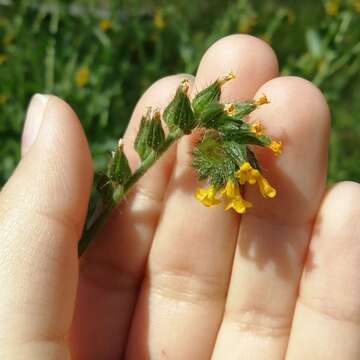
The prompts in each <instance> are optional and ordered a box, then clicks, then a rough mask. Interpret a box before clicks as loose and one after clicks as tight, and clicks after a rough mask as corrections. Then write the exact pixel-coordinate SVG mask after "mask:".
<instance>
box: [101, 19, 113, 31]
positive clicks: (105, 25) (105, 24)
mask: <svg viewBox="0 0 360 360" xmlns="http://www.w3.org/2000/svg"><path fill="white" fill-rule="evenodd" d="M99 27H100V29H101V30H102V31H103V32H106V31H108V30H110V29H111V28H112V22H111V21H110V20H109V19H102V20H100V22H99Z"/></svg>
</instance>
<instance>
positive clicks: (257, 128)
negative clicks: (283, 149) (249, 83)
mask: <svg viewBox="0 0 360 360" xmlns="http://www.w3.org/2000/svg"><path fill="white" fill-rule="evenodd" d="M250 130H251V132H253V133H254V134H256V136H261V135H263V133H264V130H265V129H264V126H263V125H262V124H261V123H260V122H259V121H255V122H254V123H252V124H251V129H250Z"/></svg>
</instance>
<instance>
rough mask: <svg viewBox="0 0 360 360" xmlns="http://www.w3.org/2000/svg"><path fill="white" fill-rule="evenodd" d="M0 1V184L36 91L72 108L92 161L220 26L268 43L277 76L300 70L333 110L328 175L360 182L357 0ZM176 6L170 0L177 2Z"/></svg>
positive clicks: (195, 59) (193, 60) (189, 65)
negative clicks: (155, 87) (145, 97)
mask: <svg viewBox="0 0 360 360" xmlns="http://www.w3.org/2000/svg"><path fill="white" fill-rule="evenodd" d="M146 4H147V5H144V4H142V3H141V2H140V1H137V0H132V1H130V0H128V1H124V2H118V1H110V0H109V1H80V0H78V1H55V0H54V1H43V2H37V1H29V0H28V1H25V0H20V1H12V0H0V137H1V147H0V159H1V162H0V186H1V185H2V184H3V183H4V182H5V181H6V179H7V178H8V177H9V175H10V174H11V172H12V171H13V169H14V167H15V166H16V164H17V162H18V160H19V139H20V136H21V129H22V126H23V119H24V114H25V111H26V106H27V104H28V102H29V99H30V98H31V96H32V94H33V93H35V92H42V93H44V92H45V93H53V94H56V95H58V96H60V97H63V98H64V99H66V100H67V101H68V102H69V103H70V104H71V105H72V106H73V107H74V108H75V110H76V112H77V113H78V115H79V117H80V119H81V121H82V123H83V126H84V128H85V131H86V133H87V136H88V138H89V142H90V144H91V150H92V154H93V158H94V164H95V167H96V169H100V168H101V167H102V166H103V164H104V161H105V158H106V152H107V151H108V150H110V149H112V148H113V146H114V144H115V143H116V140H117V139H118V138H119V137H120V136H121V135H122V133H123V132H124V129H125V128H126V125H127V122H128V119H129V117H130V115H131V111H132V108H133V107H134V105H135V103H136V101H137V99H138V98H139V96H140V95H141V93H142V92H143V91H144V90H145V89H146V88H147V87H148V86H149V85H150V84H151V83H152V82H153V81H155V80H156V79H158V78H160V77H162V76H165V75H169V74H173V73H179V72H189V73H194V72H195V71H196V67H197V64H198V63H199V60H200V58H201V55H202V54H203V52H204V51H205V50H206V48H207V47H208V46H209V45H211V44H212V43H213V42H214V41H216V40H217V39H219V38H220V37H222V36H225V35H227V34H231V33H236V32H246V33H251V34H254V35H256V36H259V37H261V38H263V39H265V40H266V41H267V42H269V43H270V44H271V45H272V46H273V47H274V49H275V51H276V52H277V54H278V56H279V60H280V67H281V71H282V73H283V74H292V75H298V76H302V77H305V78H307V79H309V80H311V81H313V82H314V83H315V84H316V85H317V86H319V87H320V88H321V90H322V91H323V92H324V94H325V95H326V97H327V99H328V101H329V103H330V106H331V109H332V114H333V122H332V137H331V144H330V161H329V177H328V181H329V182H335V181H339V180H345V179H348V180H354V181H359V180H360V166H359V165H360V147H359V146H358V143H359V140H360V115H359V114H360V81H359V80H360V75H359V74H360V41H359V39H360V27H359V26H356V24H359V21H360V1H359V0H349V1H345V0H344V1H336V0H329V1H327V0H326V1H323V2H321V1H318V2H314V1H311V0H306V1H302V2H295V1H281V0H270V1H266V2H264V1H256V0H254V1H248V0H237V1H222V2H217V1H198V2H194V1H189V0H183V1H178V2H164V3H162V2H160V1H157V2H152V3H150V2H146ZM175 4H176V5H175Z"/></svg>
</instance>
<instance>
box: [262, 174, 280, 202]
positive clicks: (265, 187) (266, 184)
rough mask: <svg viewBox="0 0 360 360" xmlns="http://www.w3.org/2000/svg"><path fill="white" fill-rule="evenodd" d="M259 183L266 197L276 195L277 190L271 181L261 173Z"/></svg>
mask: <svg viewBox="0 0 360 360" xmlns="http://www.w3.org/2000/svg"><path fill="white" fill-rule="evenodd" d="M258 185H259V189H260V193H261V195H262V196H263V197H264V198H270V199H272V198H274V197H275V196H276V190H275V189H274V188H273V187H272V186H271V185H270V184H269V182H268V181H267V180H266V179H265V178H264V177H263V176H262V175H260V177H259V179H258Z"/></svg>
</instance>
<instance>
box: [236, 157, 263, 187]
mask: <svg viewBox="0 0 360 360" xmlns="http://www.w3.org/2000/svg"><path fill="white" fill-rule="evenodd" d="M258 175H259V170H257V169H254V168H253V167H252V166H251V165H250V163H249V162H248V161H246V162H244V163H243V164H242V165H241V166H240V169H239V170H238V171H237V172H236V173H235V176H236V177H237V179H238V180H239V183H240V184H241V185H244V184H245V183H247V182H248V183H249V184H250V185H253V184H255V183H256V179H257V176H258Z"/></svg>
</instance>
